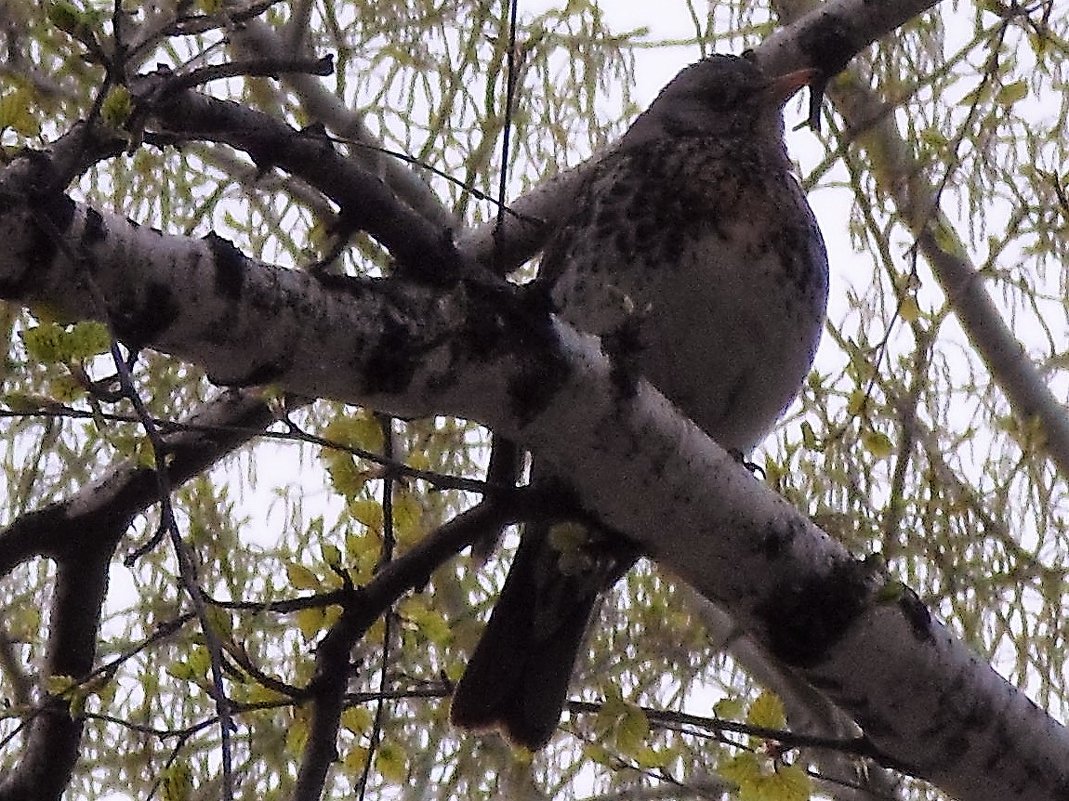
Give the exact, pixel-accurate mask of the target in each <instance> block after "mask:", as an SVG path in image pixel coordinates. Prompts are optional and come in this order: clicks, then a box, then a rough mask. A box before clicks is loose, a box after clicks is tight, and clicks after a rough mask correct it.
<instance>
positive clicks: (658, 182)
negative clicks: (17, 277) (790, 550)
mask: <svg viewBox="0 0 1069 801" xmlns="http://www.w3.org/2000/svg"><path fill="white" fill-rule="evenodd" d="M815 75H816V73H815V71H813V70H800V71H797V72H791V73H788V74H785V75H781V76H778V77H767V76H765V75H764V74H762V72H761V71H760V70H759V69H758V67H757V66H756V65H754V64H753V63H752V62H751V61H749V60H748V59H747V58H745V57H734V56H726V55H715V56H712V57H710V58H706V59H703V60H702V61H699V62H697V63H696V64H692V65H691V66H689V67H687V68H686V69H684V70H683V71H682V72H680V73H679V74H678V75H677V76H676V77H675V78H674V79H673V80H672V81H671V82H670V83H669V84H668V85H667V86H666V87H665V88H664V89H663V90H662V92H661V93H660V95H659V96H658V97H657V99H656V100H654V102H653V103H652V105H651V106H650V107H649V109H648V110H647V111H645V112H644V113H643V114H642V115H641V116H640V117H638V118H637V119H636V120H635V122H634V124H633V125H632V126H631V127H630V128H629V129H628V131H627V132H626V133H625V134H624V136H623V137H622V139H621V140H620V142H619V144H618V146H617V147H616V149H614V150H613V151H612V152H611V153H610V154H609V155H607V156H606V157H605V158H604V159H603V160H602V161H601V162H600V163H599V164H598V165H597V166H596V167H594V169H593V171H592V173H591V175H590V176H589V177H588V178H587V179H586V180H585V182H584V183H583V185H582V186H581V188H580V189H579V190H578V193H577V195H576V197H575V203H574V208H573V210H572V211H571V213H570V215H569V216H567V217H566V218H565V219H564V221H563V222H562V223H561V225H560V226H559V228H558V229H557V230H556V232H555V233H554V234H553V235H552V237H551V238H550V241H549V244H548V246H547V247H546V250H545V253H544V255H543V258H542V263H541V267H540V270H539V277H538V278H537V279H536V286H537V287H538V288H539V289H540V290H541V291H543V292H545V293H547V294H548V297H549V299H550V302H551V304H552V308H553V309H554V310H555V312H556V313H557V314H559V315H560V316H561V317H562V318H564V319H565V320H567V321H568V322H569V323H570V324H571V325H573V326H575V327H576V328H578V329H581V330H583V331H587V332H590V333H593V334H596V335H599V336H601V337H602V338H603V342H609V343H615V346H616V347H617V348H619V349H620V350H621V351H623V352H622V353H620V354H618V355H619V356H620V358H621V359H623V360H624V361H626V363H627V366H628V367H629V368H630V369H633V370H635V371H637V372H639V373H641V374H642V375H643V376H644V377H646V378H647V379H648V380H649V381H650V382H652V383H653V384H654V385H655V386H656V387H657V388H658V389H659V390H660V391H661V392H662V393H663V394H664V395H665V396H667V397H668V398H669V399H670V400H671V401H673V402H674V403H675V404H676V405H677V406H678V407H679V409H680V410H681V412H683V413H684V414H685V415H686V416H687V417H689V418H690V419H691V420H693V421H694V422H695V423H696V424H697V425H698V426H700V427H701V428H702V429H703V430H704V431H705V432H706V433H708V434H709V436H710V437H712V438H713V439H714V440H716V441H717V442H718V443H719V444H720V445H721V446H722V447H724V448H725V449H729V450H733V451H736V452H740V453H746V452H747V451H749V450H750V449H751V448H752V447H753V446H754V445H756V444H757V443H758V442H759V441H760V440H761V439H762V438H763V437H764V436H765V435H766V434H767V433H768V432H769V430H770V428H771V427H772V425H773V424H774V422H775V421H776V418H777V417H778V416H779V415H780V414H781V413H782V412H783V410H784V409H785V408H786V406H787V405H788V404H790V402H791V401H792V400H793V398H794V397H795V395H796V394H797V392H798V388H799V385H800V384H801V381H802V379H803V378H804V376H805V375H806V373H807V372H808V371H809V368H810V366H811V364H812V360H813V355H814V352H815V350H816V347H817V342H818V340H819V337H820V330H821V325H822V323H823V319H824V310H825V304H826V301H827V287H828V265H827V254H826V253H825V250H824V242H823V240H822V238H821V235H820V231H819V229H818V228H817V224H816V220H815V219H814V217H813V213H812V211H811V209H810V208H809V205H808V204H807V203H806V199H805V196H804V195H803V194H802V190H801V188H800V187H799V185H798V183H797V181H796V180H795V178H794V176H793V175H792V172H791V163H790V160H789V158H788V156H787V151H786V147H785V145H784V142H783V133H784V131H783V113H782V109H783V105H784V103H785V102H786V101H787V99H788V98H790V97H791V96H792V95H794V94H795V93H796V92H797V91H798V90H799V89H800V88H801V87H802V86H804V85H806V84H807V83H809V82H810V81H811V80H813V79H814V77H815ZM612 347H613V346H612V345H610V352H612ZM613 355H617V354H615V353H614V354H613ZM536 468H537V465H536ZM532 472H533V473H534V476H533V478H532V480H533V481H540V480H546V479H543V478H541V477H542V476H545V475H546V471H545V470H538V469H536V470H534V471H532ZM557 540H559V537H558V538H554V537H551V536H550V534H549V527H548V526H546V525H539V524H528V525H526V526H525V527H524V530H523V533H522V537H521V543H520V547H519V550H518V551H517V553H516V556H515V559H514V561H513V563H512V567H511V569H510V571H509V574H508V577H507V579H506V581H505V586H504V588H503V590H502V592H501V597H500V598H499V600H498V602H497V605H496V607H495V609H494V611H493V614H492V616H491V618H490V622H489V623H488V624H487V627H486V631H485V632H484V634H483V636H482V640H481V641H480V643H479V645H478V647H477V649H476V651H475V653H474V654H473V656H472V658H471V660H470V661H469V663H468V666H467V669H466V671H465V673H464V675H463V677H462V678H461V680H460V682H459V683H458V685H457V687H456V691H455V693H454V696H453V704H452V709H451V717H452V720H453V722H454V723H455V724H457V725H459V726H461V727H465V728H469V729H475V730H497V731H499V732H501V733H502V734H504V735H505V736H506V737H508V738H509V739H510V740H511V741H513V742H514V743H516V744H518V745H522V746H525V747H527V748H529V749H531V750H536V749H538V748H540V747H542V746H543V745H545V744H546V743H547V742H548V740H549V739H550V737H551V736H552V734H553V732H554V730H555V729H556V727H557V725H558V723H559V721H560V715H561V711H562V709H563V705H564V702H565V699H566V696H567V690H568V683H569V680H570V677H571V674H572V671H573V668H574V665H575V661H576V657H577V655H578V653H579V650H580V648H581V646H582V643H583V640H584V635H585V633H586V630H587V628H588V625H589V622H590V617H591V613H592V611H593V609H594V606H595V603H596V600H597V598H598V595H599V593H601V592H603V591H604V590H606V589H607V588H608V587H610V586H611V585H612V584H613V582H615V581H616V580H617V579H618V578H619V577H620V576H622V575H623V573H624V572H626V570H627V569H628V568H630V567H631V565H632V564H633V563H634V560H635V558H636V556H637V553H636V551H635V550H634V547H633V546H631V545H630V544H629V543H627V542H626V541H623V540H621V539H620V538H618V537H613V536H611V535H608V534H605V533H601V534H598V533H597V532H591V534H590V537H589V540H588V542H586V543H585V544H583V545H582V546H581V547H580V548H579V549H578V553H576V552H575V550H574V549H570V548H567V547H562V545H561V543H560V542H559V541H557Z"/></svg>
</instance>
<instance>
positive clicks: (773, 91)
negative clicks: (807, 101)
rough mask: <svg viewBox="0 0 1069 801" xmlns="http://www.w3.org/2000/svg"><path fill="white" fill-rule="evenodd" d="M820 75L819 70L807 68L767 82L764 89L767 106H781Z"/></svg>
mask: <svg viewBox="0 0 1069 801" xmlns="http://www.w3.org/2000/svg"><path fill="white" fill-rule="evenodd" d="M819 74H820V70H817V69H813V68H811V67H807V68H806V69H804V70H795V71H794V72H788V73H786V74H785V75H780V76H779V77H777V78H773V79H772V80H770V81H769V82H768V84H767V85H766V86H765V89H764V95H765V97H766V98H768V102H769V105H776V106H782V105H783V104H784V103H786V102H787V101H788V100H790V99H791V98H792V97H794V95H795V93H796V92H797V91H798V90H799V89H801V88H802V87H803V86H808V85H809V84H811V83H812V82H813V81H814V80H815V79H816V77H817V76H818V75H819Z"/></svg>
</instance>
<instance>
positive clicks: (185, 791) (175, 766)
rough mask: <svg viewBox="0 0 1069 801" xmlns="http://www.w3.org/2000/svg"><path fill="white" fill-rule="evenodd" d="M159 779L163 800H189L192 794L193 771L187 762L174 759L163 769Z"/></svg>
mask: <svg viewBox="0 0 1069 801" xmlns="http://www.w3.org/2000/svg"><path fill="white" fill-rule="evenodd" d="M161 779H162V780H161V782H160V785H161V787H162V790H163V801H189V798H190V797H191V796H192V794H193V771H191V770H190V768H189V764H188V763H187V762H183V761H181V760H175V761H174V762H172V763H171V764H170V765H168V766H167V767H166V768H165V769H164V771H163V776H162V777H161Z"/></svg>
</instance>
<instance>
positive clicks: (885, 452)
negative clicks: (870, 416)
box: [861, 431, 895, 459]
mask: <svg viewBox="0 0 1069 801" xmlns="http://www.w3.org/2000/svg"><path fill="white" fill-rule="evenodd" d="M861 443H862V444H863V445H864V446H865V450H867V451H868V452H869V453H871V454H872V455H873V456H875V457H876V458H877V459H886V458H887V457H888V456H890V455H891V454H893V453H894V452H895V445H894V443H893V442H891V438H890V437H889V436H887V435H886V434H884V433H883V432H882V431H866V432H864V433H863V434H862V435H861Z"/></svg>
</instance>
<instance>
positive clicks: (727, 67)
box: [621, 55, 818, 148]
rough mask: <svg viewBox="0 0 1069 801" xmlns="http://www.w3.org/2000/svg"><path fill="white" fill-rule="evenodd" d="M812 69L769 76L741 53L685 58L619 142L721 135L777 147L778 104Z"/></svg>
mask: <svg viewBox="0 0 1069 801" xmlns="http://www.w3.org/2000/svg"><path fill="white" fill-rule="evenodd" d="M817 74H818V73H817V70H813V69H802V70H795V71H794V72H788V73H786V74H784V75H779V76H775V77H772V78H769V77H768V76H766V75H765V74H764V73H762V72H761V70H760V69H759V68H758V67H757V65H755V64H754V63H753V62H751V61H749V60H748V59H746V58H742V57H739V56H728V55H714V56H710V57H709V58H704V59H702V60H701V61H699V62H697V63H695V64H691V65H690V66H689V67H687V68H686V69H684V70H683V71H682V72H680V73H679V74H678V75H677V76H676V77H675V78H673V79H672V80H671V82H669V84H668V85H667V86H665V87H664V89H662V90H661V93H660V94H659V95H658V96H657V99H656V100H654V101H653V104H652V105H651V106H650V107H649V108H648V109H647V110H646V111H645V112H643V114H642V115H641V116H640V117H639V118H638V119H636V120H635V122H634V124H633V125H632V126H631V128H629V129H628V131H627V133H626V134H624V138H623V140H622V142H621V145H622V146H623V147H625V148H628V147H635V146H639V145H641V144H643V143H645V142H648V141H651V140H654V139H661V138H674V137H686V136H704V137H724V138H732V139H745V140H747V141H751V142H753V141H754V140H755V139H756V140H757V141H758V142H759V141H761V140H764V139H767V140H768V142H769V144H770V145H774V146H776V147H778V148H782V142H783V105H784V103H786V102H787V100H788V99H789V98H791V97H793V96H794V94H795V93H796V92H797V91H798V90H799V89H801V88H802V87H803V86H806V85H807V84H809V83H811V82H812V81H813V80H814V78H815V77H816V76H817Z"/></svg>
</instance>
